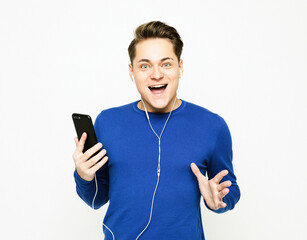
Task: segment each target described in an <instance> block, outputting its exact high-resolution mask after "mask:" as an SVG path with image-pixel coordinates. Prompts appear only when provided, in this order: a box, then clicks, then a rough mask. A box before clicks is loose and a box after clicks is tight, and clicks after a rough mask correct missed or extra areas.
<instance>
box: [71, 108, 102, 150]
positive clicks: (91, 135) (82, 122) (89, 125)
mask: <svg viewBox="0 0 307 240" xmlns="http://www.w3.org/2000/svg"><path fill="white" fill-rule="evenodd" d="M72 119H73V121H74V125H75V128H76V132H77V135H78V139H79V140H80V138H81V136H82V134H83V132H86V134H87V138H86V141H85V144H84V149H83V152H85V151H86V150H88V149H89V148H91V147H92V146H94V145H95V144H96V143H98V141H97V137H96V134H95V129H94V126H93V122H92V119H91V117H90V116H89V115H86V114H80V113H73V114H72Z"/></svg>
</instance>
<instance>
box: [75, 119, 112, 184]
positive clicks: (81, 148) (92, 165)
mask: <svg viewBox="0 0 307 240" xmlns="http://www.w3.org/2000/svg"><path fill="white" fill-rule="evenodd" d="M77 115H78V116H79V117H80V118H76V116H77ZM84 117H85V118H87V119H88V120H86V121H82V124H81V121H77V119H79V120H80V119H81V118H82V119H84ZM73 120H74V124H75V127H76V131H77V134H78V136H79V139H80V140H78V137H75V144H76V150H75V151H74V153H73V159H74V162H75V166H76V170H77V173H78V175H79V176H80V177H81V178H82V179H84V180H85V181H92V180H93V179H94V177H95V173H96V172H97V171H98V169H100V168H101V167H102V166H103V165H104V164H105V163H106V162H107V161H108V156H105V155H106V150H105V149H103V150H101V151H100V152H98V151H99V150H100V149H101V148H102V144H101V143H98V142H97V139H96V135H95V131H94V127H93V123H92V121H91V118H90V116H88V115H82V114H73ZM91 129H92V130H91ZM85 130H86V131H87V132H88V133H87V132H85ZM81 132H83V133H81ZM81 134H82V135H81ZM88 134H90V135H89V136H88ZM80 135H81V136H80ZM87 138H88V139H89V140H91V141H86V139H87ZM93 139H94V140H93ZM85 147H86V148H87V149H86V148H85Z"/></svg>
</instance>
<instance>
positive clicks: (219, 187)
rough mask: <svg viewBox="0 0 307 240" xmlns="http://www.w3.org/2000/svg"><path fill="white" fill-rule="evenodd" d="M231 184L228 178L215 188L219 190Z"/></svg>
mask: <svg viewBox="0 0 307 240" xmlns="http://www.w3.org/2000/svg"><path fill="white" fill-rule="evenodd" d="M231 185H232V182H231V181H230V180H228V181H225V182H222V183H221V184H219V185H218V186H217V190H218V191H219V192H220V191H222V190H223V189H224V188H227V187H230V186H231Z"/></svg>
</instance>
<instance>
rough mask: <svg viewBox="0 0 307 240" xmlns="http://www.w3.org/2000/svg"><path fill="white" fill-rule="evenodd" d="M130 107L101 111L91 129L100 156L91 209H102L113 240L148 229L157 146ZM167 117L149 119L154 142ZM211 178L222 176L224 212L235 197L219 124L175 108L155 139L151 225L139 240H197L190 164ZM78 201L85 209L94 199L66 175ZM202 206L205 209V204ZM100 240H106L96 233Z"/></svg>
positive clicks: (228, 149) (191, 109)
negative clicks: (105, 158) (101, 162)
mask: <svg viewBox="0 0 307 240" xmlns="http://www.w3.org/2000/svg"><path fill="white" fill-rule="evenodd" d="M137 102H138V101H135V102H132V103H130V104H127V105H124V106H120V107H115V108H110V109H107V110H103V111H102V112H101V113H100V114H99V115H98V117H97V118H96V121H95V124H94V127H95V132H96V134H97V139H98V141H99V142H101V143H102V144H103V148H105V149H106V150H107V155H108V157H109V160H108V162H107V163H106V164H105V165H104V166H103V167H102V168H101V169H100V170H98V171H97V173H96V176H97V182H98V194H97V196H96V198H95V203H94V205H95V209H98V208H100V207H101V206H103V205H104V204H105V203H107V202H108V201H109V207H108V210H107V213H106V216H105V218H104V224H105V225H106V226H107V227H108V228H110V229H111V230H112V232H113V234H114V236H115V239H116V240H133V239H136V237H137V236H138V235H139V233H140V232H141V231H142V230H143V229H144V228H145V226H146V225H147V223H148V220H149V216H150V209H151V201H152V196H153V193H154V189H155V186H156V182H157V164H158V154H159V148H158V138H157V137H156V135H155V134H154V133H153V131H152V130H151V128H150V126H149V124H148V121H147V118H146V114H145V112H144V111H142V110H140V109H139V108H138V107H137ZM168 115H169V113H150V112H149V117H150V121H151V124H152V127H153V128H154V130H155V131H156V133H157V134H158V135H160V133H161V131H162V128H163V126H164V124H165V121H166V119H167V117H168ZM192 162H195V163H196V165H197V166H198V168H199V169H200V171H201V172H202V173H203V174H206V173H207V174H208V178H209V179H211V178H213V177H214V176H215V175H216V174H217V173H218V172H220V171H221V170H223V169H227V170H228V171H229V174H228V175H227V176H225V177H224V178H223V179H222V181H221V182H223V181H226V180H231V182H232V186H230V187H229V190H230V191H229V193H228V194H227V195H226V196H225V198H223V201H224V202H225V203H227V207H226V208H221V209H218V210H216V211H214V212H216V213H223V212H226V211H228V210H231V209H233V208H234V206H235V204H236V203H237V202H238V200H239V198H240V190H239V187H238V185H237V183H236V176H235V174H234V171H233V165H232V142H231V135H230V132H229V129H228V126H227V124H226V122H225V121H224V119H223V118H222V117H220V116H219V115H217V114H215V113H212V112H210V111H209V110H207V109H205V108H203V107H200V106H197V105H195V104H192V103H189V102H187V101H184V100H182V104H181V105H180V106H179V107H178V108H177V109H175V110H174V111H173V112H172V114H171V117H170V119H169V121H168V123H167V125H166V128H165V130H164V132H163V135H162V137H161V175H160V180H159V186H158V189H157V192H156V196H155V202H154V207H153V213H152V219H151V223H150V225H149V227H148V228H147V230H146V231H145V232H144V233H143V234H142V235H141V237H140V239H141V240H155V239H159V240H163V239H165V240H178V239H182V240H204V239H205V237H204V232H203V226H202V220H201V211H200V201H204V200H203V198H202V196H201V194H200V191H199V187H198V181H197V178H196V177H195V175H194V174H193V172H192V170H191V168H190V164H191V163H192ZM74 177H75V181H76V189H77V193H78V195H79V196H80V197H81V198H82V199H83V200H84V201H85V202H86V203H87V204H88V205H89V206H92V200H93V197H94V194H95V190H96V187H95V180H93V181H90V182H87V181H85V180H83V179H81V178H80V177H79V176H78V174H77V172H76V171H75V173H74ZM205 204H206V203H205ZM103 231H104V234H105V240H112V239H113V237H112V235H111V233H110V231H109V230H108V229H107V228H106V227H105V226H103Z"/></svg>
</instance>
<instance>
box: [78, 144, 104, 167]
mask: <svg viewBox="0 0 307 240" xmlns="http://www.w3.org/2000/svg"><path fill="white" fill-rule="evenodd" d="M80 142H81V141H80ZM100 148H102V144H101V143H97V144H95V145H94V146H93V147H91V148H90V149H88V150H87V151H86V152H85V153H84V154H83V155H82V157H81V159H82V161H83V162H85V161H87V160H88V159H89V158H90V157H91V156H92V155H93V154H94V153H95V152H97V151H98V150H99V149H100Z"/></svg>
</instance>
